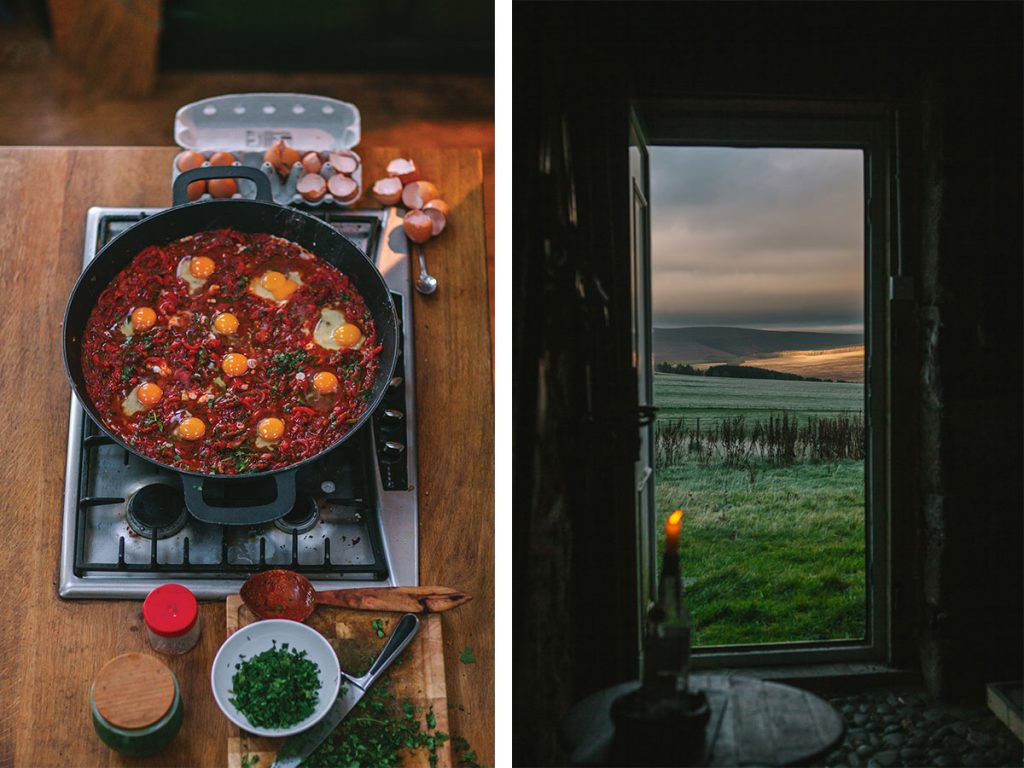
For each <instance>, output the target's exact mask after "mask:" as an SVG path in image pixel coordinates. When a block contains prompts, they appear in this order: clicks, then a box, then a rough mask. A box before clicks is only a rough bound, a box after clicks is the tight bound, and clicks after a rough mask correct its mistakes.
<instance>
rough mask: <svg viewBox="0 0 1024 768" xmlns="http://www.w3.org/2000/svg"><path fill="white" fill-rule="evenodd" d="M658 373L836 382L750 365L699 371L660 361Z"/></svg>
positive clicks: (691, 367)
mask: <svg viewBox="0 0 1024 768" xmlns="http://www.w3.org/2000/svg"><path fill="white" fill-rule="evenodd" d="M654 370H656V371H658V372H659V373H679V374H683V375H685V376H721V377H724V378H727V379H782V380H784V381H832V382H834V381H836V379H818V378H815V377H813V376H798V375H797V374H795V373H783V372H782V371H773V370H770V369H768V368H755V367H754V366H752V365H712V366H711V367H710V368H707V369H705V370H703V371H702V370H701V369H699V368H694V367H693V366H692V365H686V364H684V363H669V362H666V361H662V362H660V363H658V364H657V365H655V366H654Z"/></svg>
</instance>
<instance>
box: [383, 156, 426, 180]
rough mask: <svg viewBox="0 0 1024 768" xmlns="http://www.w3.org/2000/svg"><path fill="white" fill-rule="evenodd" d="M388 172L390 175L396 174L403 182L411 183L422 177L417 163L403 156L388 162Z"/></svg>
mask: <svg viewBox="0 0 1024 768" xmlns="http://www.w3.org/2000/svg"><path fill="white" fill-rule="evenodd" d="M386 172H387V174H388V176H394V177H396V178H398V179H400V180H401V182H402V183H403V184H409V183H410V182H413V181H416V180H417V179H419V177H420V170H419V168H417V167H416V163H414V162H413V161H412V160H411V159H405V158H401V157H396V158H395V159H394V160H392V161H391V162H390V163H388V167H387V169H386Z"/></svg>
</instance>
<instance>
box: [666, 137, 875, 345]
mask: <svg viewBox="0 0 1024 768" xmlns="http://www.w3.org/2000/svg"><path fill="white" fill-rule="evenodd" d="M650 153H651V154H650V167H651V200H650V204H651V249H652V251H651V253H652V271H653V273H652V302H653V319H654V325H655V326H656V327H668V328H671V327H684V326H694V325H733V326H740V327H745V328H764V329H769V330H808V331H815V330H817V331H850V332H860V331H862V330H863V325H864V317H863V314H864V311H863V305H864V212H863V211H864V203H863V191H862V190H863V186H862V184H863V165H862V164H863V158H862V154H861V152H860V150H850V149H735V148H720V147H651V148H650Z"/></svg>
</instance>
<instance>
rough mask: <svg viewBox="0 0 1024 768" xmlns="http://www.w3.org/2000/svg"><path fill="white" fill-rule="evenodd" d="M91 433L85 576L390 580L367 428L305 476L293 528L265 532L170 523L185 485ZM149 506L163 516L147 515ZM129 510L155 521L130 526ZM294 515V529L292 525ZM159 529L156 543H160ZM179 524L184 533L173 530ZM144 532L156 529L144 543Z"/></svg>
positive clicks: (82, 527) (87, 433)
mask: <svg viewBox="0 0 1024 768" xmlns="http://www.w3.org/2000/svg"><path fill="white" fill-rule="evenodd" d="M82 434H83V437H82V447H83V460H82V474H81V485H80V489H79V490H80V492H79V504H78V523H77V528H78V531H80V532H81V535H80V536H79V537H77V541H76V551H75V572H76V574H78V575H83V574H85V573H89V572H112V571H117V572H122V573H132V572H135V573H146V574H151V573H161V574H166V575H171V574H173V575H176V576H177V575H180V576H182V577H184V578H216V577H219V576H224V575H227V576H230V577H235V578H237V577H238V575H239V574H243V575H248V574H250V573H254V572H256V571H260V570H264V569H266V568H289V569H291V570H295V571H298V572H300V573H304V574H307V575H309V576H314V577H317V578H329V577H332V576H345V577H349V578H352V577H360V576H361V577H363V578H365V579H368V580H378V579H386V578H387V576H388V569H387V565H386V561H385V558H384V555H383V549H382V544H381V536H380V526H379V521H378V520H376V517H375V515H374V514H373V511H372V510H374V509H375V508H376V505H375V504H373V503H372V502H373V499H372V497H369V496H368V494H372V493H374V492H375V491H374V490H373V489H374V485H373V482H372V477H371V476H370V474H369V473H370V472H371V471H372V470H373V467H372V466H370V465H369V462H367V461H366V456H367V455H372V451H370V449H369V446H367V445H366V444H365V443H366V440H367V438H368V433H367V432H366V431H365V430H360V431H359V432H358V433H356V434H355V435H353V436H352V437H351V438H349V440H348V441H347V442H346V443H344V444H343V445H341V446H339V447H338V448H336V449H335V450H334V451H332V452H331V453H329V454H328V455H327V456H325V457H323V458H322V459H320V460H318V461H316V462H314V463H313V464H309V465H305V466H303V467H302V468H301V469H299V471H298V473H297V475H296V486H297V490H298V499H299V503H298V504H297V507H298V509H297V510H295V511H293V513H289V515H286V516H285V518H284V520H285V521H286V522H284V523H283V524H279V523H280V521H274V522H272V523H267V524H264V525H257V526H223V525H216V524H211V523H204V522H202V521H200V520H196V519H195V518H193V517H192V516H191V515H187V514H186V515H185V520H184V522H183V523H180V524H179V523H178V522H177V520H176V519H175V518H174V517H171V519H170V520H169V521H167V522H164V523H163V524H162V525H161V523H160V521H161V520H162V519H163V517H165V516H166V512H167V511H168V506H169V505H170V504H173V499H175V498H178V499H180V498H181V486H180V482H181V481H180V479H179V477H178V476H177V475H175V474H174V473H171V472H168V471H166V470H164V469H162V468H161V467H158V466H157V465H155V464H151V463H150V462H147V461H145V460H143V459H140V458H138V457H137V456H135V455H133V454H131V453H129V452H128V451H126V450H124V449H123V448H121V447H120V446H118V445H117V444H116V443H114V441H113V440H111V439H110V438H109V437H107V436H106V435H104V434H103V433H102V432H101V431H100V430H99V428H98V427H97V426H96V424H95V422H93V421H92V419H91V418H88V417H87V419H86V425H85V428H84V429H83V432H82ZM160 486H168V487H169V488H168V490H169V495H168V494H165V493H162V492H161V493H153V489H155V488H159V487H160ZM119 488H122V489H123V490H121V491H118V489H119ZM140 494H141V497H140ZM147 496H151V497H150V498H149V499H147V498H146V497H147ZM140 498H141V501H140ZM146 501H155V502H156V503H157V504H158V505H159V507H160V508H158V509H148V510H147V509H145V508H144V505H145V503H146ZM131 502H135V504H134V505H132V504H131ZM129 506H134V507H135V510H134V511H133V512H132V514H131V516H132V517H135V518H136V519H137V520H138V519H141V520H143V521H145V520H147V518H148V519H149V521H150V522H149V524H148V525H147V524H146V523H145V522H143V523H142V525H141V526H139V523H138V522H136V521H133V520H130V519H129V512H128V508H129ZM161 513H163V515H162V514H161ZM293 515H294V516H293ZM290 516H293V517H292V519H293V523H292V524H289V523H288V522H287V519H288V518H289V517H290ZM310 518H312V519H310ZM133 522H135V525H133ZM154 523H156V525H157V527H158V535H157V536H152V535H151V532H152V527H153V525H154ZM172 525H173V526H176V527H178V530H177V531H171V532H168V531H167V530H165V528H167V527H169V526H172ZM137 527H142V528H145V529H148V530H147V531H143V532H142V533H141V535H140V532H138V531H137V530H136V528H137ZM147 533H148V534H149V535H147Z"/></svg>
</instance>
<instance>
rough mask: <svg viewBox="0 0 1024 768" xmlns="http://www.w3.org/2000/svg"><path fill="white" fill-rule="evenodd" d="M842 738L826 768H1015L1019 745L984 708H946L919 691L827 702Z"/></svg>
mask: <svg viewBox="0 0 1024 768" xmlns="http://www.w3.org/2000/svg"><path fill="white" fill-rule="evenodd" d="M829 701H830V702H831V703H832V705H833V706H834V707H835V708H836V709H837V710H838V711H839V712H840V713H841V714H842V715H843V718H844V719H845V720H846V739H845V740H844V741H843V743H842V745H841V746H840V747H839V749H837V750H836V751H835V752H833V753H832V754H830V755H829V756H828V757H827V758H826V762H825V764H826V765H828V766H852V767H853V768H859V766H866V767H867V768H875V766H883V768H884V767H886V766H895V765H916V766H959V765H965V766H1020V765H1021V764H1022V763H1021V758H1022V748H1021V747H1022V745H1021V742H1020V741H1019V740H1018V739H1017V738H1016V737H1015V736H1014V735H1013V734H1012V733H1011V732H1010V730H1009V729H1008V728H1007V727H1006V726H1005V725H1003V724H1002V723H1001V722H1000V721H999V720H998V719H997V718H996V716H995V715H993V714H992V712H991V711H989V710H988V709H987V708H986V707H985V706H984V705H979V706H970V707H965V706H951V705H944V704H939V703H936V702H934V701H932V700H931V699H930V698H929V697H928V695H927V694H926V693H925V692H924V691H922V690H919V689H898V690H892V689H887V690H879V691H869V692H865V693H860V694H857V695H854V696H837V697H834V698H829Z"/></svg>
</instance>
